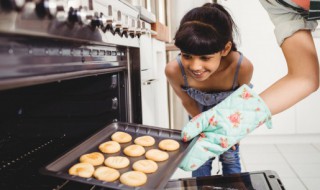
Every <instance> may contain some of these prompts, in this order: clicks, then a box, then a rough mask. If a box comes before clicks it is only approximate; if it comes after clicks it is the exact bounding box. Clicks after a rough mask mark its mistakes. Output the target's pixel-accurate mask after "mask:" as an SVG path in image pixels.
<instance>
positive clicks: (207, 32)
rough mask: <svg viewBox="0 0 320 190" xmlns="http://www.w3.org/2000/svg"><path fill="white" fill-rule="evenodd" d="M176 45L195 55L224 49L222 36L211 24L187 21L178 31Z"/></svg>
mask: <svg viewBox="0 0 320 190" xmlns="http://www.w3.org/2000/svg"><path fill="white" fill-rule="evenodd" d="M174 44H175V46H177V47H178V48H179V49H180V50H181V51H183V52H185V53H189V54H193V55H208V54H214V53H217V52H219V51H221V50H223V49H224V46H225V43H224V40H223V39H222V36H220V35H219V33H218V32H217V31H216V30H215V29H214V28H213V27H212V26H210V25H206V24H203V23H199V22H187V23H185V24H183V25H182V26H181V27H180V28H179V30H178V31H177V33H176V36H175V43H174Z"/></svg>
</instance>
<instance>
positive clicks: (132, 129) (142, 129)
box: [40, 122, 197, 190]
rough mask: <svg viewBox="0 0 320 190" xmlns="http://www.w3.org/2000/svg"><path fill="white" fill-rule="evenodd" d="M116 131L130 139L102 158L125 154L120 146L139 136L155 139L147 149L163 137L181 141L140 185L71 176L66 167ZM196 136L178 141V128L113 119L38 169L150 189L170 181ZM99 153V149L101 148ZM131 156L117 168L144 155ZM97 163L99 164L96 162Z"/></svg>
mask: <svg viewBox="0 0 320 190" xmlns="http://www.w3.org/2000/svg"><path fill="white" fill-rule="evenodd" d="M116 131H123V132H126V133H129V134H130V135H132V141H131V142H129V143H125V144H120V145H121V151H120V152H118V153H114V154H105V153H103V154H104V156H105V158H107V157H108V156H118V155H119V156H125V155H124V154H123V149H124V147H126V146H129V145H131V144H134V143H133V141H134V139H135V138H137V137H138V136H143V135H150V136H152V137H154V138H155V140H156V143H155V144H154V145H153V146H151V147H145V149H146V151H148V150H149V149H152V148H158V144H159V142H160V141H161V140H163V139H168V138H169V139H175V140H177V141H178V142H179V143H180V148H179V149H178V150H176V151H172V152H168V153H169V159H168V160H166V161H163V162H157V164H158V170H157V171H156V172H155V173H153V174H147V177H148V180H147V183H145V184H144V185H143V186H140V187H130V186H126V185H124V184H121V183H120V181H119V180H117V181H115V182H104V181H100V180H97V179H95V178H94V177H92V178H82V177H79V176H73V175H69V174H68V170H69V168H70V167H71V166H72V165H74V164H76V163H78V162H79V158H80V156H81V155H83V154H86V153H91V152H100V151H99V149H98V147H99V145H100V144H101V143H103V142H105V141H109V140H111V135H112V134H113V133H115V132H116ZM196 140H197V139H196V138H195V139H193V140H192V141H191V142H182V141H181V131H179V130H172V129H163V128H159V127H153V126H146V125H139V124H132V123H122V122H115V123H111V124H110V125H108V126H106V127H105V128H103V129H102V130H101V131H99V132H97V133H96V134H94V135H93V136H91V137H89V138H88V139H87V140H85V141H84V142H82V143H80V144H79V145H78V146H76V147H74V148H73V149H71V150H70V151H68V152H67V153H65V154H64V155H62V156H61V157H59V158H58V159H56V160H55V161H53V162H52V163H50V164H48V165H47V166H45V167H44V168H41V169H40V173H42V174H45V175H50V176H54V177H58V178H63V179H67V180H72V181H77V182H81V183H86V184H91V185H97V186H102V187H107V188H110V189H128V190H132V189H135V190H146V189H148V190H150V189H164V187H165V186H166V184H167V182H168V181H169V179H170V177H171V175H172V174H173V173H174V172H175V170H176V169H177V167H178V165H179V164H180V162H181V161H182V159H183V158H184V156H185V155H186V154H187V153H188V152H189V150H190V149H191V147H192V146H193V144H194V143H195V142H196ZM101 153H102V152H101ZM128 158H129V160H130V165H129V166H128V167H126V168H123V169H119V172H120V173H121V174H122V173H124V172H127V171H130V170H133V169H132V164H133V163H134V162H135V161H137V160H141V159H145V156H144V155H143V156H139V157H128ZM98 167H99V166H98Z"/></svg>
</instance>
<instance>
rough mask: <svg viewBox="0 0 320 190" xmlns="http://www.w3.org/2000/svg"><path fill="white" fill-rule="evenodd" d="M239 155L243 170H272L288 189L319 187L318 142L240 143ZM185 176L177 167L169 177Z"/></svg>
mask: <svg viewBox="0 0 320 190" xmlns="http://www.w3.org/2000/svg"><path fill="white" fill-rule="evenodd" d="M240 157H241V164H242V172H247V171H248V172H249V171H260V170H273V171H276V172H277V173H278V175H279V177H280V179H281V181H282V183H283V184H284V186H285V188H286V189H287V190H320V144H266V145H252V144H241V145H240ZM218 164H219V163H218V162H217V161H215V162H214V163H213V168H214V171H213V172H212V173H213V174H215V173H217V168H218ZM219 174H220V173H219ZM187 177H191V173H190V172H185V171H183V170H180V169H178V170H177V171H176V172H175V173H174V174H173V176H172V179H178V178H187Z"/></svg>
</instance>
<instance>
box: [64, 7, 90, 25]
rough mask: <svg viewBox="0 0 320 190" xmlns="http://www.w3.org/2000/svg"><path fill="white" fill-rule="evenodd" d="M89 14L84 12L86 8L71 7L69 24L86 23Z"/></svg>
mask: <svg viewBox="0 0 320 190" xmlns="http://www.w3.org/2000/svg"><path fill="white" fill-rule="evenodd" d="M86 16H87V13H86V11H85V10H84V8H80V9H79V10H78V9H75V8H73V7H70V10H69V13H68V21H69V22H79V23H81V24H82V23H86V22H87V19H86Z"/></svg>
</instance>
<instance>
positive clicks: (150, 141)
mask: <svg viewBox="0 0 320 190" xmlns="http://www.w3.org/2000/svg"><path fill="white" fill-rule="evenodd" d="M155 142H156V141H155V140H154V138H153V137H151V136H149V135H145V136H141V137H138V138H136V139H135V140H134V143H135V144H138V145H141V146H152V145H154V143H155Z"/></svg>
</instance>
